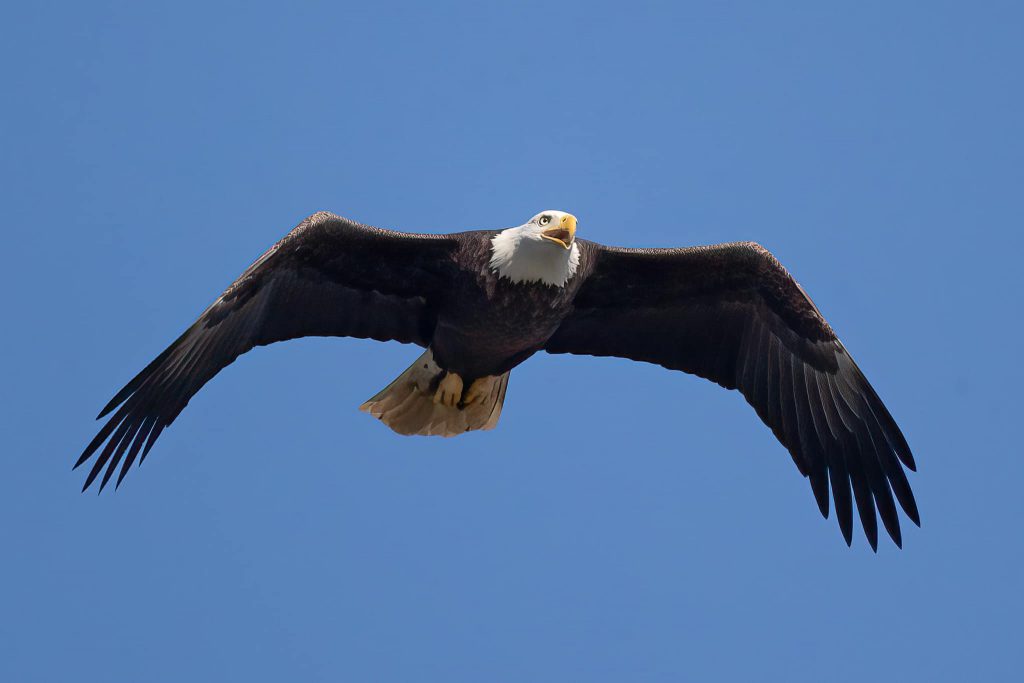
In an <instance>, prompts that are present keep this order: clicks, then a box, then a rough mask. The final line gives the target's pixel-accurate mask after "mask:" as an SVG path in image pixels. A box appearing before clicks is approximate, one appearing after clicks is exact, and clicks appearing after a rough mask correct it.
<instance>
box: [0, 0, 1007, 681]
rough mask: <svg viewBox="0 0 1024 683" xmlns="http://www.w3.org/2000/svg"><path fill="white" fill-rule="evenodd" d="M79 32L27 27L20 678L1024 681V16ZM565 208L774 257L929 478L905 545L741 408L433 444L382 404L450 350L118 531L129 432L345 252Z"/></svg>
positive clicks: (172, 465)
mask: <svg viewBox="0 0 1024 683" xmlns="http://www.w3.org/2000/svg"><path fill="white" fill-rule="evenodd" d="M41 5H42V3H8V4H7V5H5V8H4V10H3V12H2V14H3V17H2V20H0V25H2V27H3V28H0V37H2V40H0V78H2V81H0V85H2V93H3V95H2V96H3V106H2V108H0V142H2V154H0V187H2V188H3V189H2V197H3V200H2V207H3V208H2V212H3V216H4V219H3V221H4V224H5V227H4V239H3V256H4V265H3V268H2V269H0V286H2V288H3V291H4V292H5V295H4V299H3V301H4V309H5V310H4V320H5V322H4V324H3V334H2V335H0V351H2V354H0V358H2V360H0V363H2V369H3V387H4V389H5V391H4V392H3V394H2V396H0V402H2V411H0V428H2V434H3V448H2V450H3V462H4V472H5V474H4V476H3V477H2V479H0V519H2V521H0V548H2V552H3V558H4V559H3V562H2V563H0V586H2V587H0V613H2V615H3V616H2V618H0V680H4V681H58V680H85V681H168V682H178V681H186V680H246V681H264V680H266V681H281V680H302V681H445V682H460V681H494V682H502V681H512V682H519V681H570V680H571V681H679V680H772V679H774V680H788V681H821V680H830V681H863V680H928V681H962V680H991V681H996V680H1010V679H1015V680H1019V679H1016V678H1015V677H1016V676H1018V675H1019V672H1020V669H1021V666H1022V665H1024V661H1022V660H1024V655H1022V654H1021V649H1020V645H1021V641H1022V627H1021V621H1020V614H1021V610H1022V609H1024V585H1022V583H1024V579H1022V575H1021V569H1020V566H1021V563H1022V560H1024V543H1022V540H1024V537H1022V533H1021V529H1020V522H1021V519H1022V518H1024V500H1022V496H1021V491H1022V488H1024V458H1022V455H1024V452H1022V451H1024V448H1022V445H1021V439H1020V426H1021V417H1020V408H1021V400H1020V387H1021V383H1022V381H1024V376H1022V369H1021V364H1020V360H1019V356H1020V354H1019V350H1018V347H1019V345H1020V343H1021V342H1020V340H1021V333H1022V324H1021V321H1020V319H1019V314H1020V311H1021V308H1020V306H1021V303H1020V301H1021V285H1020V267H1019V263H1020V253H1021V249H1022V248H1024V240H1022V238H1021V228H1022V221H1021V216H1022V199H1021V198H1022V196H1024V195H1022V191H1021V187H1022V181H1021V176H1022V173H1021V169H1022V164H1024V130H1022V128H1024V126H1022V121H1024V88H1022V82H1021V65H1022V63H1024V39H1022V31H1021V26H1022V24H1024V10H1022V9H1021V6H1020V4H1019V3H1011V2H988V3H946V2H932V3H900V4H899V5H897V4H894V3H881V2H873V3H871V2H869V3H858V4H857V6H856V7H853V6H850V5H848V4H847V5H846V6H840V5H839V4H837V3H811V2H807V3H782V5H784V6H780V3H761V2H751V3H736V2H716V3H699V4H698V3H665V4H645V3H629V8H628V9H622V8H620V9H616V8H610V7H597V6H596V5H595V4H591V3H561V2H543V3H529V2H522V3H502V4H501V5H500V6H493V7H488V6H486V5H485V4H481V3H476V2H473V3H468V2H467V3H449V2H433V3H429V7H426V5H427V3H422V4H420V3H416V4H392V3H345V2H331V3H327V2H325V3H317V4H305V3H297V4H290V5H289V6H288V8H287V9H280V8H270V7H263V6H260V5H259V4H254V3H232V4H221V3H210V2H202V3H187V2H176V3H173V4H171V5H167V6H164V7H159V6H155V5H151V4H150V3H109V2H90V3H67V4H64V3H48V4H47V5H46V6H45V7H43V6H41ZM826 5H827V6H826ZM546 208H557V209H563V210H566V211H571V212H572V213H574V214H576V215H577V216H578V217H579V220H580V224H579V230H580V235H581V236H583V237H586V238H589V239H594V240H597V241H600V242H604V243H611V244H618V245H627V246H678V245H690V244H702V243H714V242H723V241H734V240H756V241H758V242H761V243H762V244H764V245H766V246H767V247H768V248H769V249H771V250H772V251H773V252H774V253H775V254H776V255H777V256H778V257H779V259H780V260H781V261H782V262H783V263H784V264H785V265H786V266H787V267H788V268H789V269H790V270H791V272H792V273H793V274H794V275H795V276H796V277H797V278H798V279H799V281H800V282H801V283H802V284H803V285H804V286H805V287H806V289H807V290H808V291H809V292H810V294H811V296H813V297H814V298H815V301H816V302H817V303H818V305H819V307H820V308H821V310H822V311H823V312H824V313H825V315H826V316H827V317H828V319H829V320H830V321H831V323H832V325H833V326H834V328H835V329H836V330H837V332H838V333H839V334H840V336H841V337H842V338H843V340H844V341H845V343H846V345H847V347H848V348H849V349H850V351H851V353H852V354H853V355H854V357H855V358H856V359H857V360H858V362H859V364H860V365H861V367H862V368H863V369H864V371H865V372H866V374H867V375H868V377H869V379H870V380H871V381H872V383H873V384H874V386H875V388H876V389H877V390H878V392H879V394H880V395H881V396H882V397H883V399H884V400H885V401H886V403H887V405H888V406H889V408H890V409H891V411H892V413H893V414H894V415H895V416H896V418H897V420H898V421H899V423H900V425H901V426H902V428H903V430H904V432H905V433H906V435H907V438H908V440H909V442H910V444H911V446H912V448H913V449H914V452H915V455H916V457H917V461H918V463H919V466H920V467H919V470H920V471H919V473H917V474H911V475H910V481H911V484H912V486H913V487H914V490H915V492H916V495H917V500H918V502H919V504H920V508H921V514H922V519H923V527H922V528H921V529H917V528H914V527H913V526H912V525H911V524H910V523H909V522H908V521H907V520H906V518H903V520H902V521H903V526H904V538H905V549H904V550H903V551H898V550H897V549H896V548H895V547H894V546H893V545H892V544H891V543H890V542H889V541H888V539H885V538H883V539H882V540H881V543H880V548H879V551H878V553H877V554H874V553H872V552H871V550H870V548H869V547H868V545H867V542H866V541H865V540H864V538H863V535H862V534H861V532H860V529H859V522H858V527H857V529H856V530H855V539H854V545H853V547H852V549H848V548H847V547H846V545H845V544H844V542H843V540H842V537H841V535H840V532H839V529H838V527H837V525H836V523H835V520H834V519H830V520H827V521H826V520H823V519H822V518H821V517H820V516H819V514H818V512H817V509H816V506H815V504H814V501H813V498H812V495H811V491H810V487H809V486H808V484H807V482H806V481H805V480H803V479H802V478H801V477H800V476H799V474H798V472H797V471H796V469H795V468H794V467H793V464H792V462H791V460H790V458H789V456H788V455H787V454H786V452H785V451H784V450H783V448H782V447H781V446H780V445H779V444H778V443H777V442H776V441H775V440H774V438H773V437H772V435H771V433H770V432H769V430H768V429H767V428H766V427H764V426H763V425H762V424H761V423H760V421H759V420H758V419H757V418H756V416H755V415H754V413H753V411H752V410H751V409H750V408H749V407H748V406H747V404H746V403H745V402H744V401H743V399H742V397H741V396H739V395H738V394H736V393H733V392H726V391H723V390H722V389H720V388H718V387H717V386H714V385H712V384H710V383H707V382H704V381H702V380H698V379H696V378H693V377H688V376H685V375H682V374H678V373H671V372H668V371H666V370H663V369H660V368H656V367H653V366H644V365H640V364H635V363H630V362H627V361H620V360H614V359H590V358H576V357H547V356H537V357H534V358H533V359H531V360H530V361H528V362H527V363H526V364H525V365H523V366H522V367H520V368H518V369H517V370H515V371H514V372H513V374H512V379H511V384H510V389H509V394H508V401H507V403H506V405H505V410H504V414H503V416H502V419H501V424H500V425H499V428H498V429H497V430H496V431H493V432H486V433H475V434H469V435H466V436H464V437H460V438H458V439H451V440H440V439H427V438H417V439H413V438H403V437H399V436H396V435H394V434H392V433H391V432H390V431H388V430H387V429H385V428H384V427H383V426H381V425H380V424H377V423H376V421H374V420H372V419H370V418H369V417H367V416H366V415H364V414H361V413H359V412H358V411H357V410H356V407H357V406H358V405H359V404H360V403H361V402H362V401H363V400H364V399H366V398H367V397H369V396H370V395H372V394H374V393H375V392H376V391H377V390H379V389H380V388H382V387H383V386H384V385H385V384H387V383H388V382H389V381H390V380H391V379H392V378H394V377H395V376H396V375H397V374H398V373H399V372H400V371H401V370H403V369H404V368H405V367H406V366H407V365H408V364H409V363H410V362H411V361H412V360H413V359H414V358H415V356H416V355H417V354H418V351H417V350H416V349H415V348H413V347H405V346H401V345H398V344H378V343H374V342H369V341H357V340H343V339H333V340H328V339H308V340H301V341H297V342H291V343H288V344H281V345H277V346H273V347H270V348H264V349H259V350H257V351H255V352H253V353H251V354H249V355H246V356H244V357H243V358H241V359H240V360H239V361H238V362H237V363H235V364H234V365H233V366H231V367H229V368H228V369H227V370H226V371H225V372H223V373H222V374H221V375H219V376H218V377H217V378H216V379H215V380H214V381H212V382H211V383H210V384H209V385H208V386H207V387H206V388H205V389H203V391H202V392H201V393H200V394H199V395H198V396H196V398H195V399H194V400H193V401H192V403H191V404H190V406H189V407H188V408H187V409H186V411H185V412H184V413H183V414H182V415H181V416H180V418H179V419H178V421H177V422H176V423H175V424H174V425H173V427H172V428H171V429H169V430H168V431H166V432H164V435H163V436H162V437H161V439H160V441H159V443H158V444H157V446H156V448H155V449H154V451H153V452H152V453H151V454H150V456H149V458H148V459H147V461H146V465H145V466H144V467H142V468H141V469H138V470H133V471H132V473H131V474H130V475H129V476H128V478H127V479H126V480H125V482H124V484H123V485H122V486H121V488H120V490H119V491H117V492H116V494H115V493H114V492H113V491H112V490H111V489H110V488H108V490H107V492H105V493H104V494H103V495H102V496H97V495H95V493H94V492H93V491H90V493H89V494H85V495H83V494H80V493H79V488H80V487H81V484H82V480H83V478H84V475H85V474H86V472H85V471H76V472H72V471H71V464H72V463H73V462H74V460H75V458H76V457H77V456H78V454H79V453H80V452H81V449H82V448H83V447H84V446H85V444H86V443H87V442H88V441H89V440H90V439H91V438H92V436H93V435H94V433H95V431H96V430H97V429H98V427H99V424H98V423H94V422H93V421H92V417H93V416H94V415H95V414H96V413H97V412H98V411H99V409H100V408H101V407H102V406H103V405H104V404H105V403H106V401H107V400H108V399H109V398H110V397H111V396H112V395H113V394H114V393H115V392H116V390H117V389H119V388H120V387H121V386H122V385H123V384H124V383H125V382H126V381H127V380H128V379H130V378H131V377H132V376H133V375H134V374H135V373H136V372H137V371H138V370H139V369H141V368H142V367H143V366H144V365H145V364H146V363H147V362H148V361H149V360H150V359H151V358H152V357H154V356H155V355H156V354H157V353H159V352H160V351H161V350H162V349H163V348H164V347H165V346H166V345H167V344H168V343H170V342H171V341H173V340H174V339H175V338H176V337H177V335H178V334H179V333H180V332H181V331H182V330H183V329H184V328H185V327H186V326H187V325H189V324H190V323H191V322H192V320H193V319H194V318H195V317H196V316H197V315H198V314H199V313H200V312H201V311H202V310H203V309H204V308H205V306H206V305H207V304H208V303H209V302H210V301H211V300H213V299H214V298H215V297H216V296H217V295H218V294H219V293H220V292H221V291H222V290H223V288H224V287H225V286H227V285H228V284H229V283H230V282H231V281H232V280H233V279H234V277H235V276H236V275H238V274H239V273H240V272H241V271H242V270H243V269H244V268H245V267H246V266H247V265H248V264H249V263H250V262H251V261H252V260H253V259H254V258H255V257H256V256H258V255H259V254H260V253H261V252H262V251H263V250H264V249H265V248H266V247H267V246H269V245H270V244H271V243H273V242H274V241H275V240H277V239H278V238H279V237H280V236H282V235H283V234H284V233H285V232H287V231H288V230H289V229H290V228H291V227H292V226H293V225H295V224H296V223H297V222H298V221H299V220H301V219H302V218H303V217H304V216H306V215H308V214H310V213H312V212H313V211H315V210H318V209H328V210H332V211H334V212H336V213H339V214H342V215H344V216H348V217H351V218H354V219H357V220H360V221H362V222H366V223H371V224H376V225H380V226H385V227H395V228H400V229H406V230H412V231H427V232H433V231H436V232H447V231H454V230H464V229H479V228H498V227H505V226H511V225H518V224H520V223H522V222H523V221H524V220H526V219H527V218H529V217H530V216H531V215H533V214H534V213H536V212H537V211H539V210H541V209H546ZM552 404H557V405H558V406H560V407H561V408H560V409H561V410H562V411H563V412H562V413H561V416H562V417H561V418H560V419H559V420H557V421H555V422H552V421H551V420H550V411H551V407H552ZM111 488H112V487H111Z"/></svg>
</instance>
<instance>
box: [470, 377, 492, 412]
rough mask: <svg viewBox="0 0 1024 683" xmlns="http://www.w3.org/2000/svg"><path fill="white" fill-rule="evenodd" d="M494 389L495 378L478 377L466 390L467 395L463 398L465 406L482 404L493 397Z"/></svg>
mask: <svg viewBox="0 0 1024 683" xmlns="http://www.w3.org/2000/svg"><path fill="white" fill-rule="evenodd" d="M493 388H494V377H478V378H476V379H475V380H473V383H472V384H470V385H469V388H468V389H466V395H465V396H464V397H463V398H462V405H463V406H471V405H473V404H474V403H481V402H483V400H484V399H485V398H487V397H488V396H490V395H491V389H493Z"/></svg>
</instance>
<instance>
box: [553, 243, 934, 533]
mask: <svg viewBox="0 0 1024 683" xmlns="http://www.w3.org/2000/svg"><path fill="white" fill-rule="evenodd" d="M585 246H586V248H587V249H588V251H590V254H591V259H592V261H593V268H592V270H591V271H590V274H589V277H588V278H587V280H586V281H585V282H584V283H583V284H582V285H581V288H580V291H579V294H578V295H577V297H576V301H575V310H574V312H573V313H572V314H571V315H570V316H569V317H568V318H567V319H566V320H565V321H564V322H563V323H562V325H561V327H560V328H559V329H558V330H557V331H556V332H555V334H554V336H553V337H552V338H551V339H550V340H549V341H548V344H547V346H546V350H547V351H548V352H550V353H577V354H589V355H594V356H619V357H622V358H630V359H633V360H638V361H646V362H650V363H657V364H659V365H662V366H664V367H666V368H669V369H672V370H682V371H684V372H689V373H692V374H695V375H699V376H700V377H704V378H706V379H709V380H712V381H714V382H717V383H718V384H720V385H722V386H723V387H725V388H727V389H739V390H740V392H742V393H743V395H744V397H746V399H747V401H748V402H749V403H750V404H751V405H752V406H753V407H754V409H755V410H756V411H757V414H758V415H759V416H760V418H761V419H762V420H763V421H764V423H765V424H766V425H768V426H769V427H770V428H771V430H772V432H774V434H775V436H776V437H777V438H778V440H779V441H780V442H782V444H783V446H785V447H786V449H787V450H789V452H790V454H791V455H792V457H793V461H794V462H795V463H796V466H797V467H798V468H799V469H800V472H801V474H803V475H804V476H805V477H808V478H809V479H810V482H811V488H812V490H813V492H814V496H815V499H816V500H817V503H818V507H819V509H820V510H821V513H822V515H824V516H825V517H828V513H829V495H828V493H829V484H830V483H831V488H832V497H833V499H834V501H835V509H836V518H837V519H838V521H839V526H840V528H841V530H842V532H843V536H844V537H845V539H846V543H847V544H848V545H849V544H850V542H851V539H852V533H853V512H852V506H853V503H854V502H856V506H857V510H858V512H859V514H860V519H861V524H862V526H863V528H864V533H865V535H866V536H867V538H868V540H869V542H870V543H871V547H872V548H877V544H878V526H877V521H876V516H875V510H876V509H877V510H878V513H879V514H880V516H881V518H882V523H883V524H884V525H885V528H886V530H887V531H888V532H889V535H890V536H891V537H892V539H893V541H894V542H895V543H896V545H898V546H901V545H902V537H901V534H900V525H899V517H898V514H897V512H896V506H895V504H894V502H893V496H894V495H895V498H896V500H897V501H899V503H900V506H901V507H902V508H903V511H904V512H905V513H906V515H907V516H908V517H909V518H910V519H911V520H912V521H913V522H914V523H915V524H917V525H920V519H919V516H918V511H917V504H916V503H915V501H914V495H913V493H912V492H911V490H910V485H909V484H908V482H907V478H906V475H905V473H904V471H903V466H905V467H907V468H909V469H911V470H913V469H915V465H914V459H913V456H912V455H911V452H910V448H909V446H908V445H907V442H906V439H904V437H903V434H902V433H901V432H900V429H899V427H898V426H897V425H896V422H895V421H894V420H893V418H892V416H891V415H890V414H889V411H888V410H887V409H886V407H885V406H884V405H883V404H882V401H881V399H879V398H878V394H876V393H875V391H874V389H872V388H871V385H870V384H869V383H868V381H867V379H865V377H864V375H863V373H861V371H860V368H858V367H857V364H856V363H855V362H854V361H853V359H852V358H851V357H850V355H849V353H848V352H847V350H846V348H845V347H844V346H843V344H842V342H840V341H839V339H838V338H837V337H836V335H835V333H834V332H833V331H832V328H831V327H829V325H828V323H827V322H826V321H825V319H824V318H823V317H822V315H821V313H820V312H819V311H818V309H817V307H816V306H815V305H814V303H813V302H812V301H811V299H810V298H809V297H808V296H807V294H806V293H805V292H804V291H803V289H802V288H801V287H800V285H799V284H797V282H796V280H794V279H793V278H792V277H791V276H790V275H789V273H788V272H787V271H786V269H785V268H783V267H782V265H781V264H780V263H779V262H778V261H777V260H776V259H775V258H774V257H773V256H772V255H771V254H770V253H768V251H767V250H765V249H764V248H763V247H761V246H759V245H757V244H754V243H737V244H722V245H715V246H709V247H695V248H690V249H619V248H609V247H603V246H601V245H597V244H593V243H586V245H585ZM901 463H902V466H901ZM851 494H852V495H851Z"/></svg>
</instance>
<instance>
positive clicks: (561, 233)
mask: <svg viewBox="0 0 1024 683" xmlns="http://www.w3.org/2000/svg"><path fill="white" fill-rule="evenodd" d="M540 236H541V237H543V238H544V239H546V240H551V241H552V242H555V243H557V244H560V245H562V246H563V247H564V248H566V249H568V248H569V247H571V246H572V241H573V240H574V239H576V216H573V215H572V214H571V213H567V214H565V215H564V216H562V220H561V221H559V223H558V225H555V226H552V227H550V228H548V229H546V230H544V231H543V232H541V234H540Z"/></svg>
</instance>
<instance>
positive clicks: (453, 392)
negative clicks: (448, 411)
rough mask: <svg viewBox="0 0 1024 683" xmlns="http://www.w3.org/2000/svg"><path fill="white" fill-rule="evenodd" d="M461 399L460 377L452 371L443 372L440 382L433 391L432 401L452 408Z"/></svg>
mask: <svg viewBox="0 0 1024 683" xmlns="http://www.w3.org/2000/svg"><path fill="white" fill-rule="evenodd" d="M460 399H462V378H461V377H459V376H458V375H456V374H455V373H454V372H448V373H445V376H444V378H443V379H442V380H441V383H440V384H438V385H437V391H435V392H434V403H440V404H441V405H445V406H448V407H449V408H454V407H455V406H457V405H458V404H459V400H460Z"/></svg>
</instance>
